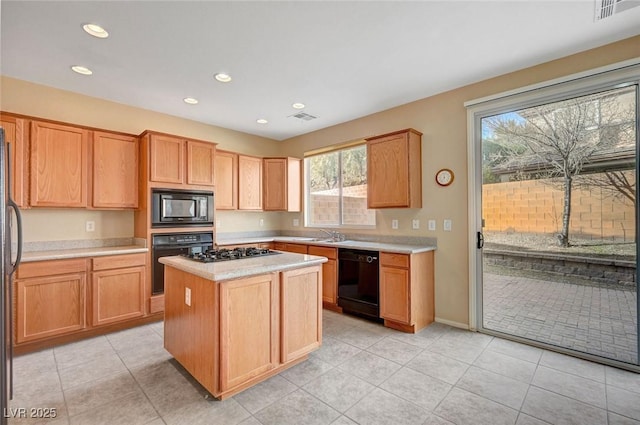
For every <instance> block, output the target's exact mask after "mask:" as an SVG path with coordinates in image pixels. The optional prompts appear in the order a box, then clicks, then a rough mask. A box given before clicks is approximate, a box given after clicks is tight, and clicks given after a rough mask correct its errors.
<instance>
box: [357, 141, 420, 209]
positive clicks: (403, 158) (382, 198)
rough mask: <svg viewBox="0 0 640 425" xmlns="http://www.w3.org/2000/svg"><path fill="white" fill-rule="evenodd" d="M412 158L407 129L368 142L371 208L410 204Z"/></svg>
mask: <svg viewBox="0 0 640 425" xmlns="http://www.w3.org/2000/svg"><path fill="white" fill-rule="evenodd" d="M408 159H409V141H408V135H407V134H406V133H401V134H395V135H392V136H388V137H385V138H381V139H377V140H371V141H369V142H367V170H368V174H367V203H368V207H369V208H389V207H396V208H397V207H409V202H410V199H409V174H408V165H409V162H408Z"/></svg>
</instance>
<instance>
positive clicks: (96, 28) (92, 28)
mask: <svg viewBox="0 0 640 425" xmlns="http://www.w3.org/2000/svg"><path fill="white" fill-rule="evenodd" d="M82 29H83V30H85V32H86V33H87V34H91V35H92V36H94V37H98V38H107V37H109V33H108V32H107V31H106V30H105V29H104V28H102V27H101V26H100V25H96V24H84V25H83V26H82Z"/></svg>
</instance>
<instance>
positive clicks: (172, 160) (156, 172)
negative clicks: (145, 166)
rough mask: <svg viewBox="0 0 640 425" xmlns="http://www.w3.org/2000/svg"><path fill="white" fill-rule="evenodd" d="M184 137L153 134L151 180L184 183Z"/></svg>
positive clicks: (151, 142) (150, 143) (151, 140)
mask: <svg viewBox="0 0 640 425" xmlns="http://www.w3.org/2000/svg"><path fill="white" fill-rule="evenodd" d="M184 144H185V141H184V140H183V139H178V138H174V137H169V136H164V135H160V134H152V135H151V138H150V139H149V162H150V167H151V169H150V173H151V174H150V175H149V180H151V181H153V182H158V183H175V184H182V183H184Z"/></svg>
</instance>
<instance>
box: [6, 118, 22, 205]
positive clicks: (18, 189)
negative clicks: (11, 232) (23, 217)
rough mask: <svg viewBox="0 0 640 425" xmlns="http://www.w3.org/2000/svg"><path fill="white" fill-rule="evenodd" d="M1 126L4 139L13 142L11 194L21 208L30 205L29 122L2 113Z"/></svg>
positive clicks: (7, 142) (10, 159)
mask: <svg viewBox="0 0 640 425" xmlns="http://www.w3.org/2000/svg"><path fill="white" fill-rule="evenodd" d="M0 127H2V128H4V141H5V143H6V144H9V143H10V144H11V157H10V158H9V164H10V167H11V196H12V198H13V200H14V202H15V203H16V204H18V206H19V207H20V208H25V207H27V205H28V201H27V198H28V197H27V195H28V189H27V188H28V174H27V170H28V166H27V156H26V153H27V150H26V148H27V145H28V130H29V129H28V124H27V121H25V120H24V119H22V118H16V117H12V116H10V115H5V114H0Z"/></svg>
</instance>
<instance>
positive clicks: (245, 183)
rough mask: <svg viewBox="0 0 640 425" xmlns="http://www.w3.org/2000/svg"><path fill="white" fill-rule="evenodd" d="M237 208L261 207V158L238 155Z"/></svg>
mask: <svg viewBox="0 0 640 425" xmlns="http://www.w3.org/2000/svg"><path fill="white" fill-rule="evenodd" d="M238 209H240V210H261V209H262V158H255V157H252V156H244V155H238Z"/></svg>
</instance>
